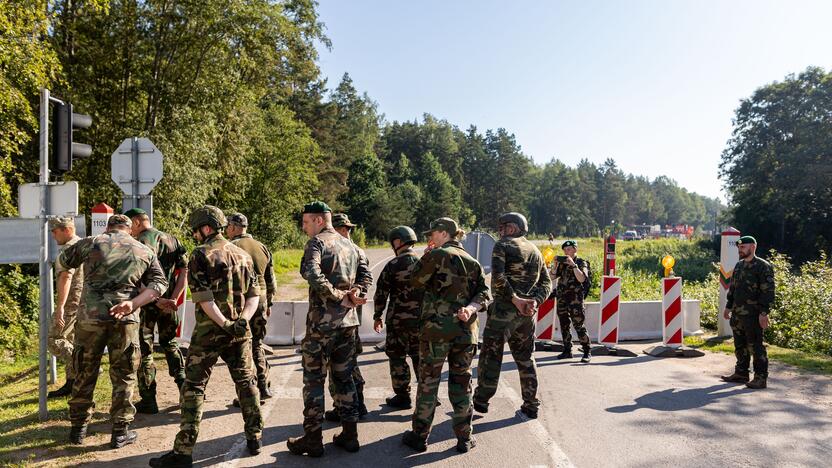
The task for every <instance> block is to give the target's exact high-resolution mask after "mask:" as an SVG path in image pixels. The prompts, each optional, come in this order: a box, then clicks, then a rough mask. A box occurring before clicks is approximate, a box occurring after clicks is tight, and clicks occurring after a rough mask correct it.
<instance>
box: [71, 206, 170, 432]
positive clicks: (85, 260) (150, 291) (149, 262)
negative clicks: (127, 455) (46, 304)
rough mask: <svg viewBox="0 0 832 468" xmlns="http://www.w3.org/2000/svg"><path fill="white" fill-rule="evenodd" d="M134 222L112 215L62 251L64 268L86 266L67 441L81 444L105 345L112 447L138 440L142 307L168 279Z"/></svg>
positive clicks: (164, 288)
mask: <svg viewBox="0 0 832 468" xmlns="http://www.w3.org/2000/svg"><path fill="white" fill-rule="evenodd" d="M129 229H130V220H129V219H127V217H126V216H124V215H114V216H111V217H110V219H109V220H108V221H107V232H105V233H104V234H101V235H98V236H95V237H87V238H85V239H81V240H79V241H78V242H76V243H75V244H73V245H72V246H70V247H67V248H66V249H64V250H63V252H61V255H60V256H59V257H58V264H59V265H60V268H62V269H71V268H75V269H78V268H81V267H82V266H83V269H84V287H83V292H82V293H81V303H80V305H79V307H78V315H77V322H76V324H75V348H74V350H73V353H72V359H73V361H74V365H75V373H76V377H75V382H74V383H73V386H72V398H70V400H69V419H70V421H71V422H72V429H71V431H70V435H69V439H70V442H72V443H73V444H82V443H83V441H84V437H85V436H86V433H87V425H88V424H89V422H90V419H91V418H92V412H93V409H94V408H95V403H94V402H93V392H94V391H95V384H96V381H97V380H98V371H99V366H100V364H101V356H102V355H103V353H104V348H105V347H106V348H107V350H108V351H109V352H110V381H111V382H112V384H113V394H112V406H111V407H110V415H111V417H112V420H113V433H112V437H111V439H110V446H111V447H113V448H120V447H123V446H125V445H127V444H132V443H133V442H135V441H136V438H137V435H136V432H135V431H131V430H129V425H130V423H131V422H132V421H133V417H134V415H135V413H136V409H135V407H133V403H132V402H131V399H132V397H133V388H134V386H135V384H136V370H137V369H138V367H139V357H140V351H139V308H140V307H142V306H144V305H146V304H148V303H150V302H151V301H153V300H154V299H156V298H157V297H159V296H160V295H161V294H162V293H163V292H165V290H167V288H168V282H167V280H166V279H165V274H164V272H163V271H162V267H161V266H160V265H159V261H158V260H157V259H156V255H155V254H154V253H153V251H152V250H150V249H149V248H147V247H146V246H145V245H142V244H141V243H140V242H138V241H136V240H135V239H133V238H132V237H130V234H129Z"/></svg>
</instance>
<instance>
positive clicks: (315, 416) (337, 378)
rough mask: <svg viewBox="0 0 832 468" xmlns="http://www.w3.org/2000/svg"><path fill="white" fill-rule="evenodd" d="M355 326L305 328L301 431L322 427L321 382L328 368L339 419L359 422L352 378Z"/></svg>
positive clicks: (322, 403) (301, 347)
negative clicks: (324, 329) (319, 328)
mask: <svg viewBox="0 0 832 468" xmlns="http://www.w3.org/2000/svg"><path fill="white" fill-rule="evenodd" d="M357 334H358V327H347V328H339V329H336V330H332V331H328V332H321V331H316V330H313V329H312V328H310V327H307V328H306V336H304V337H303V341H301V345H300V349H301V353H302V355H303V430H304V432H306V433H307V434H308V433H311V432H315V431H317V430H320V429H321V424H322V423H323V419H324V381H325V380H326V374H327V368H329V369H330V375H331V379H332V382H333V383H334V385H335V399H336V400H338V404H337V406H338V412H339V414H340V415H341V421H346V422H356V421H358V404H357V398H356V394H355V393H356V391H355V381H353V367H354V364H355V359H354V355H355V346H356V345H355V341H356V338H355V337H356V335H357Z"/></svg>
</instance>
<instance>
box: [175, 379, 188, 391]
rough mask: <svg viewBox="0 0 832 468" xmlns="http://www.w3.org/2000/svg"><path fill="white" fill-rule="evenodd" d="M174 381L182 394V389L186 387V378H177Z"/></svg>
mask: <svg viewBox="0 0 832 468" xmlns="http://www.w3.org/2000/svg"><path fill="white" fill-rule="evenodd" d="M173 381H174V382H176V386H177V387H178V388H179V393H182V387H183V386H185V377H184V376H182V377H176V378H175V379H173Z"/></svg>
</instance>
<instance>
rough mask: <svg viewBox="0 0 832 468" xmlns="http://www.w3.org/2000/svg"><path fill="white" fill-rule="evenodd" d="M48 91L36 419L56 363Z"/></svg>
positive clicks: (45, 96) (42, 412) (44, 99)
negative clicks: (52, 352)
mask: <svg viewBox="0 0 832 468" xmlns="http://www.w3.org/2000/svg"><path fill="white" fill-rule="evenodd" d="M49 99H50V98H49V90H48V89H45V88H44V89H41V91H40V181H39V182H40V216H39V218H40V220H41V223H42V224H41V229H40V258H39V260H38V264H39V268H38V270H39V272H40V281H39V284H40V313H39V316H38V322H39V327H38V342H39V346H38V351H39V354H38V358H39V359H38V361H39V362H38V368H39V369H38V370H39V372H38V419H40V420H41V421H45V420H46V419H47V418H48V417H49V415H48V412H47V407H46V393H47V390H48V387H47V386H48V382H47V371H48V368H49V367H51V368H52V369H51V371H52V372H51V374H52V379H53V382H54V381H55V380H56V377H57V376H56V374H57V372H56V369H55V362H54V359H52V365H51V366H50V365H49V361H50V360H49V357H48V355H47V349H46V348H47V346H46V343H47V340H48V338H49V321H50V319H51V318H52V287H53V285H52V264H51V263H49V216H48V215H49Z"/></svg>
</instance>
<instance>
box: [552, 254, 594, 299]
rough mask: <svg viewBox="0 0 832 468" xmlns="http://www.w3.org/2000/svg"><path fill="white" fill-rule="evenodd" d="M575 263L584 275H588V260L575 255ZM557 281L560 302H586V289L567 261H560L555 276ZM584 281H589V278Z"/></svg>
mask: <svg viewBox="0 0 832 468" xmlns="http://www.w3.org/2000/svg"><path fill="white" fill-rule="evenodd" d="M575 264H576V265H578V269H580V270H581V271H582V272H583V273H584V276H586V275H587V273H588V269H587V267H586V260H584V259H582V258H580V257H575ZM553 279H554V280H555V281H556V282H557V298H558V303H560V304H564V305H567V304H583V303H584V289H583V285H582V284H581V282H580V281H578V278H575V273H574V272H573V271H572V268H570V267H569V265H568V264H566V263H558V266H557V269H556V270H555V277H554V278H553ZM584 281H589V278H587V279H585V280H584Z"/></svg>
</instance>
